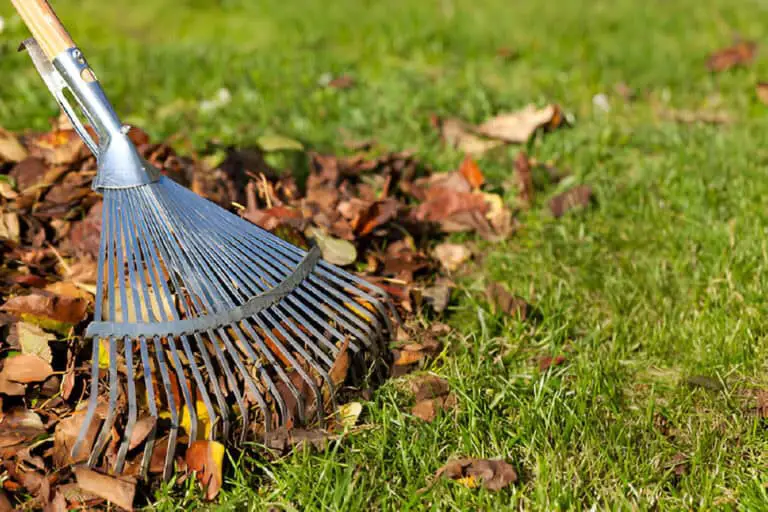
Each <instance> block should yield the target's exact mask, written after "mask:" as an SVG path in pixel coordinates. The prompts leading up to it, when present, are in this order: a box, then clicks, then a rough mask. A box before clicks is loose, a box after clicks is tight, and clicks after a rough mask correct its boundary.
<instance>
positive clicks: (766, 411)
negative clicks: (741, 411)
mask: <svg viewBox="0 0 768 512" xmlns="http://www.w3.org/2000/svg"><path fill="white" fill-rule="evenodd" d="M755 411H756V412H757V414H758V416H760V417H761V418H768V389H761V390H759V391H758V392H757V393H756V394H755Z"/></svg>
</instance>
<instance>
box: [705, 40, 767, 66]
mask: <svg viewBox="0 0 768 512" xmlns="http://www.w3.org/2000/svg"><path fill="white" fill-rule="evenodd" d="M756 52H757V43H755V42H754V41H740V42H738V43H736V44H735V45H733V46H730V47H728V48H723V49H722V50H718V51H716V52H715V53H713V54H712V55H710V56H709V58H708V59H707V69H709V70H710V71H712V72H715V73H719V72H721V71H726V70H728V69H731V68H734V67H737V66H747V65H749V64H751V63H752V61H753V60H754V58H755V53H756Z"/></svg>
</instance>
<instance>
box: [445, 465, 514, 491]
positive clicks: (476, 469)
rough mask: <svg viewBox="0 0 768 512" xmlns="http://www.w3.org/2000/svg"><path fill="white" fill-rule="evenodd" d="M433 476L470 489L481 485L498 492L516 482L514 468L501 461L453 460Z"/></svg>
mask: <svg viewBox="0 0 768 512" xmlns="http://www.w3.org/2000/svg"><path fill="white" fill-rule="evenodd" d="M435 476H437V477H440V476H442V477H445V478H449V479H451V480H456V481H458V482H459V483H461V484H463V485H465V486H466V487H470V488H474V487H477V486H478V485H479V484H482V486H483V487H485V488H486V489H488V490H490V491H499V490H501V489H503V488H504V487H507V486H508V485H509V484H511V483H514V482H517V472H516V471H515V468H513V467H512V466H511V465H510V464H508V463H507V462H505V461H503V460H489V459H459V460H454V461H451V462H449V463H448V464H446V465H445V466H443V467H441V468H440V469H438V470H437V473H435Z"/></svg>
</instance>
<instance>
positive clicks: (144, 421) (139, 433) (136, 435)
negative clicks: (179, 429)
mask: <svg viewBox="0 0 768 512" xmlns="http://www.w3.org/2000/svg"><path fill="white" fill-rule="evenodd" d="M155 422H156V420H155V418H153V417H152V416H144V417H143V418H141V419H139V420H138V421H137V422H136V424H135V425H134V427H133V432H131V439H130V441H129V442H128V449H129V450H133V449H134V448H136V447H137V446H139V445H140V444H141V443H142V441H144V439H146V438H147V436H148V435H149V433H150V432H152V429H153V428H155Z"/></svg>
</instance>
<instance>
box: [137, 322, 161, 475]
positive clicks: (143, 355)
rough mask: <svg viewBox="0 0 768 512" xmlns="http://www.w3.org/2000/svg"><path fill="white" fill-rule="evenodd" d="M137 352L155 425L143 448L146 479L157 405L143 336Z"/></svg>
mask: <svg viewBox="0 0 768 512" xmlns="http://www.w3.org/2000/svg"><path fill="white" fill-rule="evenodd" d="M139 352H140V353H141V363H142V366H143V368H144V386H145V387H146V393H147V406H148V407H149V415H150V416H152V417H153V418H154V419H155V425H154V426H153V427H152V430H151V431H150V432H149V435H148V436H147V440H146V442H145V446H144V455H143V456H142V459H141V471H140V474H141V476H142V477H146V475H147V473H148V471H149V464H150V462H151V461H152V453H153V452H154V447H155V439H156V436H157V421H158V419H159V418H158V415H157V404H156V403H155V385H154V382H152V366H151V364H150V361H149V351H148V350H147V340H146V338H145V337H144V336H139Z"/></svg>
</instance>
